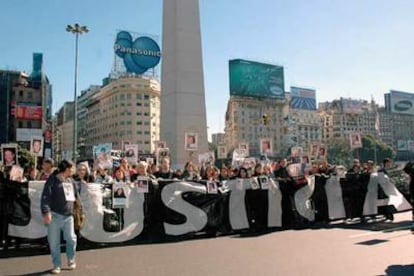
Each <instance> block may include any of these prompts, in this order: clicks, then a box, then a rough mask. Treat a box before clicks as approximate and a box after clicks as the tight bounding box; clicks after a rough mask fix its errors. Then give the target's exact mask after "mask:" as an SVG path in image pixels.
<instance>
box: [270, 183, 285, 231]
mask: <svg viewBox="0 0 414 276" xmlns="http://www.w3.org/2000/svg"><path fill="white" fill-rule="evenodd" d="M269 181H270V187H269V190H268V192H267V195H268V208H269V209H268V212H267V226H268V227H282V193H281V192H280V189H279V184H278V185H276V184H275V182H274V181H273V179H271V178H269Z"/></svg>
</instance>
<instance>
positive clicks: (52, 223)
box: [41, 160, 79, 274]
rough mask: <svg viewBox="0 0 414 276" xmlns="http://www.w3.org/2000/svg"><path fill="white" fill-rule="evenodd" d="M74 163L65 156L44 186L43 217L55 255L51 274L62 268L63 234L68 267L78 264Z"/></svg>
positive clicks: (72, 267) (73, 267)
mask: <svg viewBox="0 0 414 276" xmlns="http://www.w3.org/2000/svg"><path fill="white" fill-rule="evenodd" d="M72 167H73V165H72V163H70V162H68V161H66V160H63V161H62V162H61V163H59V165H58V170H57V172H56V174H53V175H51V176H50V177H49V178H48V180H47V181H46V184H45V186H44V189H43V192H42V197H41V212H42V214H43V221H44V223H45V224H46V225H47V228H48V233H47V237H48V242H49V247H50V253H51V255H52V263H53V269H52V270H51V273H52V274H58V273H60V271H61V267H62V264H61V256H60V254H61V253H60V237H61V236H60V235H61V231H63V236H64V239H65V241H66V256H67V260H68V269H70V270H73V269H75V268H76V260H75V254H76V235H75V228H74V221H73V203H74V201H75V199H76V198H78V197H79V194H78V192H77V189H76V187H75V184H74V183H73V181H72V180H71V179H70V177H71V175H72Z"/></svg>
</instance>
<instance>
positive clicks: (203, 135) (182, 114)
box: [161, 0, 208, 168]
mask: <svg viewBox="0 0 414 276" xmlns="http://www.w3.org/2000/svg"><path fill="white" fill-rule="evenodd" d="M163 3H164V6H163V32H162V33H163V35H162V38H163V39H162V43H163V47H162V48H163V58H162V81H161V82H162V94H161V101H162V112H161V139H162V140H164V141H166V142H167V146H168V147H169V148H170V151H171V164H172V165H173V167H180V168H182V167H183V166H184V165H185V163H186V162H187V161H189V160H190V159H192V160H193V161H196V162H197V161H198V160H197V156H198V154H199V153H205V152H207V151H208V139H207V119H206V103H205V95H204V76H203V59H202V50H201V31H200V12H199V3H198V0H164V2H163ZM185 133H195V134H197V136H198V141H197V143H196V144H198V148H197V150H195V151H186V150H185V142H187V141H185Z"/></svg>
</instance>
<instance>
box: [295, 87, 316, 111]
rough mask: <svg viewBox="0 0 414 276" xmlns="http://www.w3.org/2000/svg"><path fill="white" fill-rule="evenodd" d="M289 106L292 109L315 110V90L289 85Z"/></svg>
mask: <svg viewBox="0 0 414 276" xmlns="http://www.w3.org/2000/svg"><path fill="white" fill-rule="evenodd" d="M290 95H291V101H290V107H291V108H293V109H304V110H316V92H315V90H313V89H307V88H299V87H291V88H290Z"/></svg>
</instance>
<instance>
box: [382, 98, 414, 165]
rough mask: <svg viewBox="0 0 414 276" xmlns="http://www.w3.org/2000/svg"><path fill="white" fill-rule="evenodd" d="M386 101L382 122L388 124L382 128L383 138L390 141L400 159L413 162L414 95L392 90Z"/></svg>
mask: <svg viewBox="0 0 414 276" xmlns="http://www.w3.org/2000/svg"><path fill="white" fill-rule="evenodd" d="M384 99H385V108H384V110H383V111H382V112H380V116H381V119H380V120H381V122H382V121H387V122H386V123H385V124H384V126H381V136H382V137H384V138H387V139H389V140H388V141H389V142H390V143H389V144H390V145H392V147H393V148H394V149H395V150H396V151H397V158H398V159H405V160H411V159H412V158H413V156H414V93H409V92H401V91H395V90H391V91H390V92H389V93H386V94H384ZM390 133H392V135H390ZM391 137H392V140H391V139H390V138H391Z"/></svg>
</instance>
